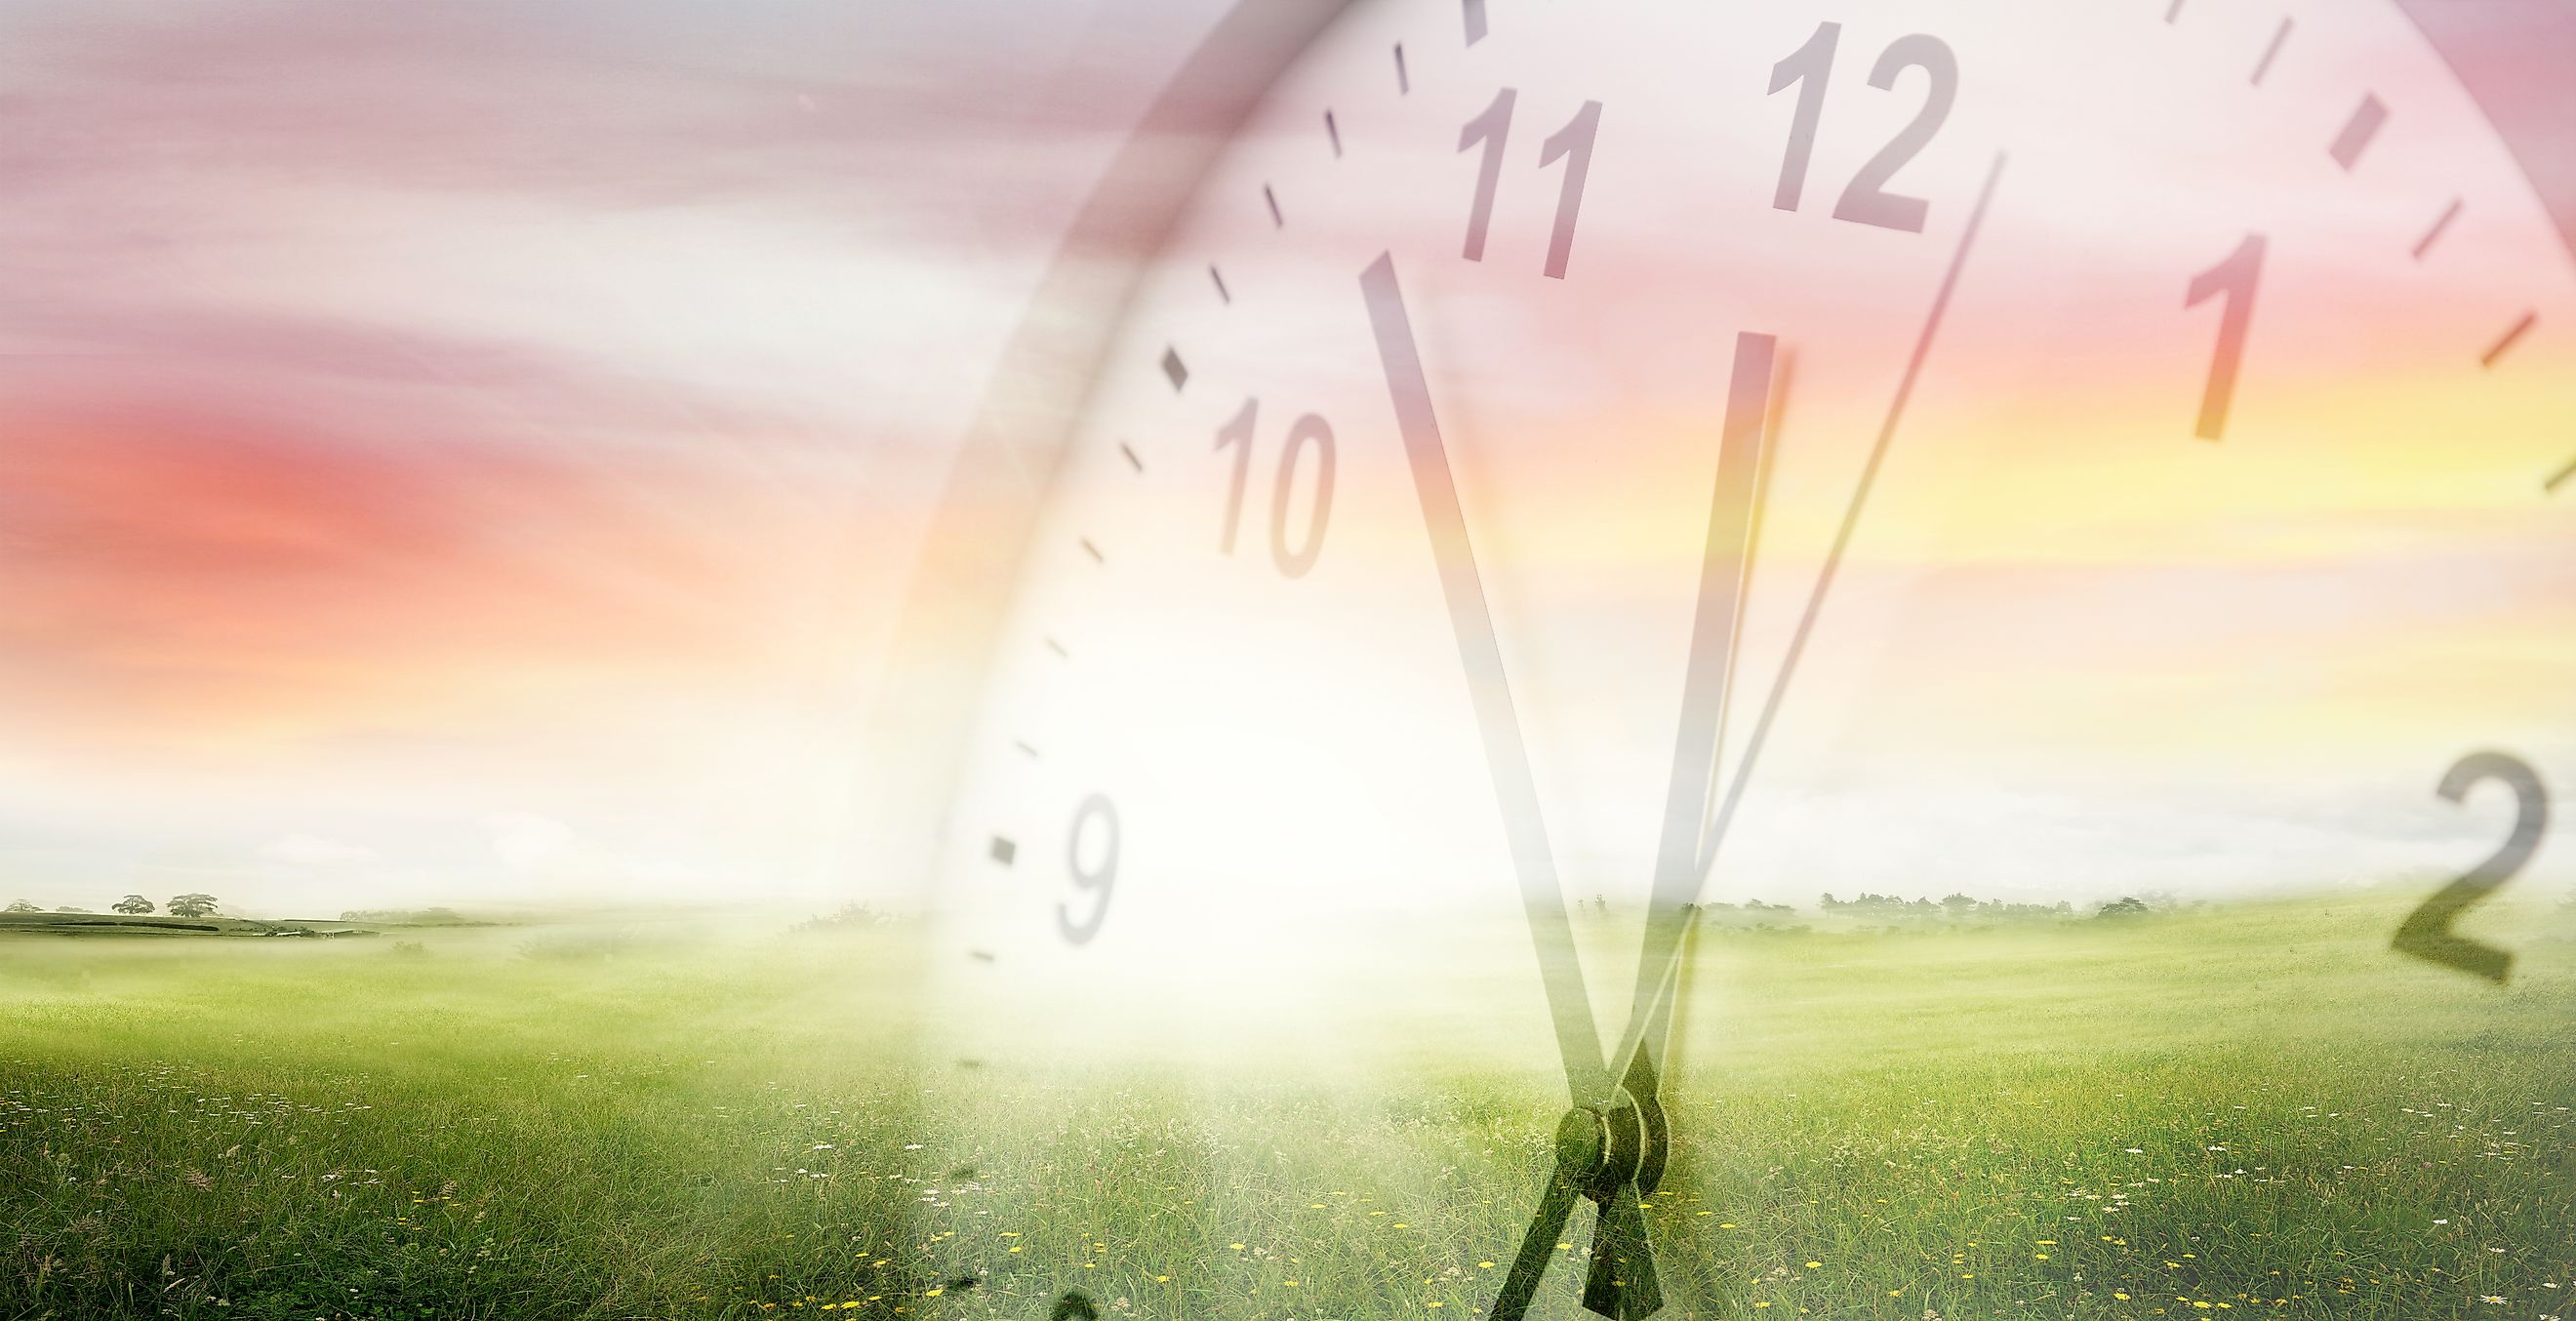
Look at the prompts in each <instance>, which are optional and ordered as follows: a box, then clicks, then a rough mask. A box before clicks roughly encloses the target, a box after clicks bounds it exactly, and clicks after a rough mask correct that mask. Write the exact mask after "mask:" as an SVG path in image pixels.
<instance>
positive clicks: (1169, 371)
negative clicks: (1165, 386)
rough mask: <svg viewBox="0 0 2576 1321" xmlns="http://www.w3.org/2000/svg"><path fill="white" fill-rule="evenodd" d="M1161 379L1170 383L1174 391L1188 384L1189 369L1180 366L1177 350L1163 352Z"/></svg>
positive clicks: (1179, 354)
mask: <svg viewBox="0 0 2576 1321" xmlns="http://www.w3.org/2000/svg"><path fill="white" fill-rule="evenodd" d="M1163 378H1164V379H1165V380H1168V381H1170V382H1171V383H1172V388H1173V389H1174V390H1178V389H1180V388H1181V387H1182V386H1185V385H1187V384H1189V383H1190V369H1189V368H1188V367H1186V366H1183V365H1182V363H1181V351H1180V350H1179V349H1173V348H1167V349H1164V350H1163Z"/></svg>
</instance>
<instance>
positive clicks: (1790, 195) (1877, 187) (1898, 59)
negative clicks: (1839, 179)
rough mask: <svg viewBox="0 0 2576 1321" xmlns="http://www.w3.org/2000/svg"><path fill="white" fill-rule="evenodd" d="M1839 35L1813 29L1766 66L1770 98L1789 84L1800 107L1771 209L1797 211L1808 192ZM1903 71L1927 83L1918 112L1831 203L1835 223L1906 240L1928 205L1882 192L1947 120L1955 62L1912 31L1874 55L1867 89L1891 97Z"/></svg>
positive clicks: (1832, 26)
mask: <svg viewBox="0 0 2576 1321" xmlns="http://www.w3.org/2000/svg"><path fill="white" fill-rule="evenodd" d="M1842 30H1843V28H1842V24H1840V23H1819V24H1817V25H1816V32H1815V35H1814V36H1811V37H1809V38H1807V44H1805V45H1803V46H1800V47H1799V48H1798V49H1796V50H1794V51H1791V52H1789V54H1788V56H1787V57H1786V58H1784V59H1782V60H1781V61H1780V62H1779V63H1778V64H1774V65H1772V66H1771V90H1770V92H1769V93H1767V94H1768V95H1774V96H1776V95H1778V94H1779V93H1781V92H1783V91H1786V90H1787V89H1788V88H1789V87H1790V86H1791V85H1793V84H1794V85H1796V87H1797V88H1798V105H1797V108H1796V110H1794V111H1793V112H1792V113H1791V115H1790V117H1789V150H1788V154H1787V155H1786V156H1784V157H1782V159H1781V161H1780V184H1779V187H1777V188H1776V189H1774V190H1772V193H1771V206H1772V208H1773V209H1774V210H1779V211H1795V210H1797V209H1798V199H1799V198H1800V197H1801V196H1802V195H1803V194H1804V193H1805V191H1806V187H1807V165H1808V163H1809V161H1811V160H1812V159H1813V158H1814V157H1815V154H1816V126H1817V125H1818V124H1819V123H1821V122H1822V121H1823V119H1824V117H1825V84H1826V82H1827V81H1829V79H1830V77H1831V75H1832V73H1833V65H1834V46H1835V45H1836V44H1837V43H1838V42H1839V41H1840V40H1841V39H1842ZM1907 69H1921V70H1922V71H1923V72H1924V74H1925V75H1926V76H1928V77H1929V78H1930V79H1931V87H1930V88H1929V90H1927V91H1926V92H1925V93H1924V96H1923V108H1922V109H1921V110H1919V111H1917V112H1915V115H1914V119H1913V122H1911V123H1909V124H1907V125H1906V126H1905V127H1904V128H1903V129H1902V130H1900V131H1899V132H1898V133H1897V135H1896V136H1895V137H1892V138H1889V139H1888V140H1887V145H1886V146H1884V147H1881V148H1879V149H1878V154H1877V155H1875V156H1872V157H1870V158H1869V161H1868V163H1867V164H1865V165H1862V166H1861V167H1860V171H1859V173H1857V174H1854V175H1853V176H1852V179H1851V182H1850V183H1849V184H1847V185H1845V186H1844V188H1843V195H1842V199H1841V200H1840V201H1837V202H1835V203H1834V219H1836V220H1849V221H1852V222H1854V223H1857V224H1863V225H1876V226H1878V227H1879V228H1881V229H1901V230H1904V231H1905V232H1907V233H1909V234H1920V233H1922V232H1923V217H1924V214H1925V213H1926V212H1927V211H1929V210H1930V209H1931V204H1930V203H1928V202H1926V201H1924V200H1923V199H1922V198H1920V197H1908V196H1906V195H1904V194H1902V193H1891V192H1888V191H1886V185H1887V181H1888V180H1890V179H1892V178H1895V177H1896V172H1897V171H1898V170H1901V169H1903V168H1905V165H1906V163H1907V162H1908V161H1911V160H1913V159H1914V157H1915V156H1916V154H1918V153H1920V152H1921V151H1922V150H1923V148H1924V147H1926V146H1928V145H1930V144H1931V141H1932V137H1933V135H1934V134H1936V133H1939V132H1940V131H1941V123H1942V121H1943V120H1946V119H1948V118H1949V117H1950V106H1951V103H1952V102H1955V101H1957V100H1958V99H1959V61H1958V57H1956V56H1954V55H1952V54H1951V53H1950V48H1949V46H1948V45H1946V44H1944V43H1943V42H1942V40H1941V39H1940V38H1939V37H1935V36H1931V35H1929V34H1926V33H1921V32H1917V33H1915V34H1913V35H1912V36H1906V37H1899V38H1897V39H1896V40H1895V41H1893V42H1891V43H1889V45H1888V47H1887V49H1886V50H1883V51H1881V52H1879V56H1878V63H1877V64H1875V65H1872V66H1871V67H1870V71H1869V85H1870V86H1872V87H1875V88H1877V89H1879V90H1880V91H1882V92H1883V91H1887V90H1890V89H1892V88H1894V87H1895V86H1896V76H1897V75H1898V74H1901V73H1903V72H1905V71H1906V70H1907Z"/></svg>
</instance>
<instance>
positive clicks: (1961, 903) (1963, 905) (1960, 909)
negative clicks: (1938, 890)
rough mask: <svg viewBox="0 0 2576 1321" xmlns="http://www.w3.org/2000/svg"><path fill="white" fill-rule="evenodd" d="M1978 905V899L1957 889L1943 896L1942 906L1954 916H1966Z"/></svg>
mask: <svg viewBox="0 0 2576 1321" xmlns="http://www.w3.org/2000/svg"><path fill="white" fill-rule="evenodd" d="M1976 906H1977V901H1976V900H1974V899H1971V898H1969V897H1968V896H1966V895H1964V894H1960V893H1958V892H1957V891H1955V890H1954V891H1952V892H1951V893H1949V894H1947V895H1944V896H1942V898H1941V907H1943V908H1944V909H1947V910H1949V913H1950V916H1952V917H1966V916H1967V915H1968V914H1969V913H1970V912H1971V911H1973V910H1974V909H1975V908H1976Z"/></svg>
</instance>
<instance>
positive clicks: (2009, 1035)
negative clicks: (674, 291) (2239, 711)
mask: <svg viewBox="0 0 2576 1321" xmlns="http://www.w3.org/2000/svg"><path fill="white" fill-rule="evenodd" d="M2405 902H2406V901H2405V900H2404V899H2402V898H2400V897H2396V896H2379V897H2373V898H2368V899H2357V900H2350V901H2338V902H2336V903H2334V904H2332V905H2331V906H2326V907H2320V906H2319V905H2317V904H2314V903H2308V904H2300V905H2271V906H2244V907H2239V908H2232V909H2223V910H2209V911H2205V912H2200V913H2192V914H2183V915H2177V916H2170V917H2164V918H2159V919H2151V920H2144V921H2139V922H2135V923H2130V924H2125V925H2122V924H2111V923H2091V924H2081V925H2079V926H2077V927H2071V928H2051V929H2004V930H1996V931H1985V932H1939V933H1923V934H1890V933H1862V932H1833V931H1815V932H1805V933H1787V934H1783V933H1746V934H1732V935H1712V936H1710V937H1708V938H1706V939H1705V940H1703V942H1702V944H1701V949H1700V958H1699V962H1698V965H1697V971H1696V973H1695V976H1694V980H1693V982H1692V985H1691V988H1690V997H1689V1001H1688V1004H1687V1005H1686V1009H1685V1019H1684V1022H1685V1027H1686V1032H1685V1054H1684V1057H1683V1059H1682V1061H1681V1067H1682V1073H1683V1076H1682V1078H1681V1080H1680V1082H1679V1084H1678V1085H1677V1086H1676V1087H1674V1088H1673V1089H1672V1090H1673V1093H1674V1097H1675V1099H1674V1101H1673V1103H1672V1109H1673V1118H1674V1123H1675V1127H1676V1133H1677V1135H1678V1139H1677V1140H1678V1146H1677V1150H1676V1163H1675V1168H1674V1170H1673V1173H1672V1175H1671V1176H1670V1177H1669V1178H1668V1179H1667V1181H1666V1186H1665V1189H1664V1190H1663V1192H1661V1193H1660V1194H1658V1195H1657V1196H1656V1197H1655V1198H1653V1199H1652V1202H1653V1207H1652V1210H1651V1211H1650V1213H1649V1218H1650V1221H1651V1222H1652V1223H1653V1225H1654V1228H1655V1232H1656V1234H1657V1241H1658V1243H1659V1245H1660V1246H1659V1261H1660V1263H1661V1266H1662V1270H1663V1275H1664V1280H1665V1284H1666V1290H1667V1293H1668V1294H1670V1295H1671V1296H1672V1297H1673V1299H1674V1306H1673V1308H1672V1309H1671V1310H1670V1311H1668V1312H1667V1313H1666V1315H1668V1316H1687V1317H1699V1316H1709V1317H1717V1316H1725V1317H1737V1316H1743V1317H1761V1318H1769V1317H1788V1316H1797V1315H1800V1314H1802V1312H1803V1314H1805V1315H1810V1316H1816V1317H1872V1318H1903V1319H1904V1321H1925V1318H1926V1314H1927V1313H1934V1314H1937V1315H1938V1316H1940V1317H1941V1318H1944V1321H1959V1319H1960V1318H1988V1317H2077V1318H2096V1317H2138V1318H2145V1317H2154V1316H2167V1317H2176V1316H2226V1315H2234V1314H2248V1315H2250V1314H2253V1313H2263V1314H2267V1315H2274V1316H2297V1317H2321V1318H2322V1317H2332V1318H2386V1319H2387V1321H2422V1319H2424V1318H2439V1317H2454V1316H2457V1317H2493V1318H2521V1319H2523V1321H2529V1319H2530V1318H2536V1317H2543V1316H2554V1315H2561V1314H2566V1315H2576V1308H2571V1306H2570V1303H2571V1300H2576V1156H2571V1154H2570V1151H2569V1138H2570V1136H2571V1133H2576V1124H2571V1119H2576V1116H2572V1115H2571V1113H2570V1108H2571V1107H2576V943H2571V942H2570V941H2569V940H2568V939H2567V935H2568V933H2567V932H2566V931H2565V930H2564V918H2563V916H2562V915H2560V914H2556V913H2546V912H2544V913H2539V914H2537V915H2536V916H2535V917H2533V918H2532V919H2531V920H2527V921H2523V922H2520V923H2517V924H2515V925H2514V926H2512V927H2509V928H2505V929H2506V930H2507V931H2508V932H2509V934H2508V935H2506V936H2502V937H2497V938H2499V939H2505V940H2508V941H2509V943H2512V944H2513V945H2514V946H2515V947H2516V948H2517V949H2518V950H2519V951H2520V953H2521V956H2522V961H2521V963H2520V965H2519V966H2518V968H2517V974H2516V979H2515V982H2514V983H2513V985H2511V986H2510V987H2507V988H2502V989H2499V988H2495V987H2492V986H2489V985H2487V984H2485V983H2483V982H2478V981H2475V980H2473V979H2470V978H2466V977H2461V976H2458V975H2455V974H2450V973H2446V972H2443V971H2441V970H2438V969H2432V968H2427V967H2425V966H2423V965H2420V964H2417V963H2414V962H2412V961H2410V960H2405V959H2401V958H2397V957H2395V956H2392V955H2390V954H2389V953H2388V952H2387V950H2386V939H2387V932H2388V931H2390V930H2391V929H2393V928H2394V926H2395V924H2396V919H2397V917H2398V916H2399V915H2400V914H2402V912H2403V911H2404V904H2405ZM2552 924H2556V925H2552ZM422 938H423V941H424V943H426V945H427V947H428V952H427V953H426V954H425V955H411V954H405V953H402V952H398V951H396V950H394V949H393V948H392V947H391V942H390V941H382V940H379V941H332V942H320V941H180V940H166V939H165V940H146V941H77V942H74V941H61V940H51V939H43V938H37V937H19V938H0V1318H6V1317H44V1316H53V1317H61V1318H91V1317H124V1316H160V1315H168V1316H181V1317H228V1318H229V1317H250V1318H311V1317H325V1318H339V1317H368V1318H390V1317H423V1316H437V1317H491V1318H511V1319H512V1321H516V1319H518V1318H547V1317H597V1318H622V1317H749V1316H763V1317H767V1316H792V1315H816V1314H820V1313H821V1312H822V1310H823V1305H825V1304H835V1305H837V1304H844V1303H849V1302H856V1303H858V1304H859V1306H857V1307H855V1308H842V1307H838V1306H835V1307H834V1308H833V1309H832V1312H831V1314H832V1315H836V1316H837V1315H861V1316H895V1315H901V1316H905V1317H988V1316H989V1317H1011V1318H1043V1317H1046V1316H1047V1315H1048V1314H1049V1307H1050V1304H1052V1302H1053V1301H1054V1300H1055V1299H1056V1298H1057V1297H1058V1296H1059V1295H1060V1294H1061V1293H1062V1292H1063V1291H1065V1290H1067V1289H1075V1288H1078V1289H1081V1290H1082V1291H1084V1293H1085V1294H1086V1295H1087V1296H1089V1297H1090V1298H1092V1299H1094V1300H1096V1301H1097V1304H1098V1306H1099V1308H1100V1311H1101V1313H1102V1315H1104V1316H1120V1315H1127V1316H1141V1317H1157V1318H1162V1317H1169V1318H1183V1317H1186V1318H1194V1319H1195V1318H1234V1317H1243V1318H1253V1317H1262V1318H1273V1317H1292V1316H1293V1317H1326V1318H1332V1317H1340V1318H1352V1319H1354V1321H1356V1319H1358V1318H1374V1317H1387V1316H1419V1317H1429V1318H1439V1317H1456V1316H1473V1315H1476V1314H1477V1312H1478V1309H1480V1308H1481V1307H1482V1306H1483V1305H1484V1303H1485V1302H1486V1301H1488V1300H1489V1299H1490V1297H1491V1296H1492V1293H1493V1290H1494V1288H1495V1286H1496V1285H1497V1284H1498V1283H1499V1281H1500V1277H1501V1275H1502V1271H1503V1266H1504V1264H1506V1263H1507V1262H1508V1260H1509V1254H1510V1252H1511V1250H1512V1247H1513V1245H1514V1244H1515V1243H1516V1242H1517V1239H1518V1236H1519V1234H1520V1231H1521V1227H1522V1225H1523V1224H1524V1223H1525V1218H1526V1216H1527V1213H1528V1210H1529V1205H1530V1203H1531V1202H1532V1201H1533V1198H1534V1193H1535V1190H1536V1186H1537V1183H1538V1180H1539V1177H1540V1174H1541V1171H1542V1169H1543V1162H1544V1160H1545V1158H1546V1155H1547V1146H1546V1143H1547V1136H1548V1134H1549V1133H1550V1132H1551V1131H1552V1129H1553V1126H1554V1123H1555V1119H1556V1113H1557V1109H1556V1107H1557V1106H1558V1105H1561V1102H1562V1093H1561V1090H1557V1091H1554V1092H1553V1093H1552V1091H1551V1088H1550V1086H1549V1084H1548V1082H1547V1079H1546V1078H1545V1076H1544V1073H1543V1072H1541V1071H1533V1070H1532V1069H1530V1068H1529V1067H1527V1062H1528V1059H1529V1057H1528V1056H1527V1055H1526V1054H1514V1055H1511V1056H1510V1057H1509V1058H1508V1059H1505V1058H1503V1057H1500V1056H1492V1055H1489V1054H1488V1053H1487V1052H1485V1051H1484V1050H1482V1049H1481V1048H1480V1047H1479V1046H1478V1045H1477V1044H1475V1043H1472V1042H1463V1043H1462V1042H1448V1043H1434V1042H1431V1041H1416V1042H1393V1043H1380V1050H1381V1054H1380V1055H1379V1056H1377V1057H1376V1058H1378V1059H1379V1061H1380V1062H1379V1063H1378V1064H1376V1065H1374V1066H1372V1067H1370V1068H1368V1069H1366V1070H1362V1071H1360V1072H1358V1073H1356V1074H1345V1075H1333V1076H1329V1077H1322V1076H1304V1075H1300V1074H1298V1073H1296V1072H1295V1071H1293V1070H1282V1069H1264V1068H1258V1067H1246V1068H1243V1069H1239V1070H1237V1069H1231V1068H1227V1067H1221V1066H1210V1065H1205V1064H1200V1065H1188V1066H1185V1065H1184V1064H1182V1063H1181V1062H1179V1061H1176V1060H1175V1061H1165V1062H1163V1063H1160V1064H1156V1065H1152V1066H1144V1067H1140V1066H1124V1067H1111V1066H1107V1065H1095V1066H1078V1065H1070V1064H1068V1065H1057V1066H1047V1067H1040V1066H1036V1065H1033V1064H1021V1065H1014V1064H1012V1063H1010V1062H1009V1061H1008V1060H1003V1059H996V1060H995V1061H993V1062H992V1063H990V1064H989V1065H987V1066H986V1067H984V1068H981V1069H977V1070H972V1071H964V1070H960V1069H958V1068H956V1067H954V1066H953V1064H952V1063H951V1062H950V1060H949V1059H948V1058H947V1056H948V1055H950V1054H953V1051H951V1050H949V1049H948V1048H947V1046H946V1039H945V1036H944V1026H943V1024H942V1023H941V1022H940V1021H939V1019H938V1017H937V1015H936V1014H935V1013H932V1012H931V1011H930V1007H931V1006H933V1005H935V1004H937V1003H939V1002H938V1001H937V1000H936V999H935V998H930V997H925V996H923V995H922V994H920V992H919V983H918V982H917V981H916V979H915V975H914V974H915V968H914V952H915V945H916V943H917V942H916V941H915V939H914V937H913V934H912V933H911V932H910V931H908V930H907V929H905V928H901V927H889V928H878V929H874V930H868V931H861V932H855V933H839V934H831V935H808V936H777V935H719V936H704V935H698V936H691V937H688V938H686V939H683V938H682V937H680V936H678V935H676V934H661V935H655V934H650V933H648V934H646V935H642V936H638V935H635V934H633V933H632V932H628V933H625V934H622V935H618V936H615V937H614V938H611V937H607V936H600V937H591V936H583V935H577V934H555V935H541V936H531V935H530V934H529V933H528V932H524V931H521V932H501V931H456V932H433V933H424V934H423V937H422ZM1492 976H1494V977H1495V978H1496V979H1498V980H1514V979H1518V980H1526V976H1525V974H1523V973H1522V971H1521V970H1520V969H1518V968H1517V967H1514V968H1505V969H1498V970H1494V971H1493V972H1492ZM1256 1035H1257V1034H1256ZM1254 1044H1255V1045H1256V1046H1257V1041H1256V1042H1255V1043H1254ZM1552 1095H1553V1099H1552ZM1588 1233H1589V1220H1588V1213H1587V1212H1578V1214H1577V1219H1576V1223H1575V1225H1574V1228H1573V1232H1572V1233H1570V1234H1569V1235H1567V1236H1566V1239H1565V1241H1566V1242H1568V1243H1571V1244H1573V1245H1574V1247H1573V1248H1572V1249H1571V1250H1568V1251H1563V1252H1560V1253H1559V1254H1558V1256H1559V1257H1560V1258H1561V1259H1564V1261H1563V1263H1562V1264H1560V1265H1559V1266H1558V1267H1556V1268H1553V1269H1551V1271H1550V1274H1549V1279H1548V1282H1547V1287H1546V1289H1545V1291H1544V1298H1543V1301H1544V1306H1543V1307H1542V1309H1541V1314H1542V1315H1548V1316H1568V1315H1572V1314H1573V1313H1572V1311H1571V1299H1572V1296H1573V1293H1574V1291H1575V1288H1576V1285H1577V1283H1578V1277H1579V1274H1580V1270H1579V1264H1580V1263H1579V1262H1578V1261H1575V1260H1573V1259H1575V1258H1578V1257H1579V1256H1580V1253H1581V1249H1582V1246H1583V1245H1584V1244H1585V1243H1586V1242H1587V1240H1588ZM1237 1245H1240V1246H1237ZM1014 1249H1016V1251H1015V1250H1014ZM1487 1262H1492V1263H1495V1264H1494V1265H1493V1266H1491V1267H1488V1266H1486V1265H1485V1264H1484V1263H1487ZM1809 1262H1814V1263H1817V1264H1816V1265H1814V1266H1809V1265H1808V1264H1807V1263H1809ZM970 1281H971V1283H970ZM1292 1281H1293V1283H1292ZM2552 1286H2554V1287H2552ZM934 1291H935V1292H934ZM2122 1295H2126V1297H2122ZM2488 1297H2501V1298H2503V1299H2505V1300H2506V1301H2505V1302H2503V1303H2490V1302H2486V1301H2482V1300H2483V1299H2485V1298H2488ZM2203 1303H2206V1304H2208V1306H2206V1307H2202V1306H2199V1304H2203Z"/></svg>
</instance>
